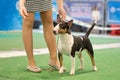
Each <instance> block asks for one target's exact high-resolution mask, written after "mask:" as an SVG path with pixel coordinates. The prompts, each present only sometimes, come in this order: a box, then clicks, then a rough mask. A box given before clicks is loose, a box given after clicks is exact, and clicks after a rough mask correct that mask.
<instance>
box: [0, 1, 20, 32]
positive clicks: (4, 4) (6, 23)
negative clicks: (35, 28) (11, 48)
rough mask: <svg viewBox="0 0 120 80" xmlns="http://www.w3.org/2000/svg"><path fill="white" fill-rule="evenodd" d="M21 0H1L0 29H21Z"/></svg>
mask: <svg viewBox="0 0 120 80" xmlns="http://www.w3.org/2000/svg"><path fill="white" fill-rule="evenodd" d="M18 1H19V0H0V30H19V29H21V24H22V21H21V19H22V18H21V16H20V14H19V12H18V5H19V4H18Z"/></svg>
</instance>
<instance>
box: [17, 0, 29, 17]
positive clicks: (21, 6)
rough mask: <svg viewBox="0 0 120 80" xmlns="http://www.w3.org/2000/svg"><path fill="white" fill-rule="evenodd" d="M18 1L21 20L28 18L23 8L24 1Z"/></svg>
mask: <svg viewBox="0 0 120 80" xmlns="http://www.w3.org/2000/svg"><path fill="white" fill-rule="evenodd" d="M19 1H20V14H21V16H22V17H23V18H26V17H27V16H28V14H27V10H26V8H25V6H24V3H25V0H19Z"/></svg>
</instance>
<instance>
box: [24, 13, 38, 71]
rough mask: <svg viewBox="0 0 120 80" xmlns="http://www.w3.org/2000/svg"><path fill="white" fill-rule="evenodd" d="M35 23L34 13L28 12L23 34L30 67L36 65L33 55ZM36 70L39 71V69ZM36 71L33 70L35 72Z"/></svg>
mask: <svg viewBox="0 0 120 80" xmlns="http://www.w3.org/2000/svg"><path fill="white" fill-rule="evenodd" d="M33 23H34V13H28V17H27V18H26V19H23V26H22V36H23V43H24V47H25V51H26V53H27V57H28V65H29V68H31V69H32V68H35V67H36V63H35V60H34V55H33V37H32V29H33ZM35 71H39V69H38V70H35ZM35 71H34V70H33V72H35Z"/></svg>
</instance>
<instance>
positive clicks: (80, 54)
mask: <svg viewBox="0 0 120 80" xmlns="http://www.w3.org/2000/svg"><path fill="white" fill-rule="evenodd" d="M78 58H79V59H80V67H79V68H78V69H79V70H83V69H84V59H83V57H82V53H81V52H79V53H78Z"/></svg>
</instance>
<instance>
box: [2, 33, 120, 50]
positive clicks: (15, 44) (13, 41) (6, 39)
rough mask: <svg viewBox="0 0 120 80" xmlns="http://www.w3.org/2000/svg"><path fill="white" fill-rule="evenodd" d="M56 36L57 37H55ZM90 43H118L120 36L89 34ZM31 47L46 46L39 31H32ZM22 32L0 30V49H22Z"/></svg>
mask: <svg viewBox="0 0 120 80" xmlns="http://www.w3.org/2000/svg"><path fill="white" fill-rule="evenodd" d="M56 38H57V37H56ZM90 40H91V42H92V44H106V43H119V42H120V38H110V37H95V36H90ZM33 47H34V49H36V48H46V47H47V46H46V43H45V40H44V35H43V34H42V33H40V32H33ZM23 49H24V46H23V41H22V33H21V32H20V31H19V32H17V31H16V32H15V31H5V32H0V51H6V50H23Z"/></svg>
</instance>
